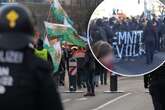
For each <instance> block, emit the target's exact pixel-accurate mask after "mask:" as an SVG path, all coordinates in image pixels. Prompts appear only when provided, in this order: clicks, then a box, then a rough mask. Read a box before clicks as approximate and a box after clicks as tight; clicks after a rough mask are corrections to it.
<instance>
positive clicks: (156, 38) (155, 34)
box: [154, 32, 160, 51]
mask: <svg viewBox="0 0 165 110" xmlns="http://www.w3.org/2000/svg"><path fill="white" fill-rule="evenodd" d="M154 38H155V43H154V44H155V50H158V51H159V50H160V38H159V36H158V33H157V32H155V33H154Z"/></svg>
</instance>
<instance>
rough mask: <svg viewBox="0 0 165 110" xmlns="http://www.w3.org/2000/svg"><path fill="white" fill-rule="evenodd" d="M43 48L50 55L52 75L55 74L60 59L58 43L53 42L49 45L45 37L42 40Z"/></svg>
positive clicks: (60, 52) (60, 53)
mask: <svg viewBox="0 0 165 110" xmlns="http://www.w3.org/2000/svg"><path fill="white" fill-rule="evenodd" d="M44 48H45V49H47V50H48V51H49V53H50V56H51V59H52V62H53V73H55V72H57V71H58V69H59V65H60V62H61V57H62V49H61V44H60V42H54V43H53V44H50V43H49V40H48V38H47V36H46V37H45V40H44Z"/></svg>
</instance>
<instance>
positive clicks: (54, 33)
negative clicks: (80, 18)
mask: <svg viewBox="0 0 165 110" xmlns="http://www.w3.org/2000/svg"><path fill="white" fill-rule="evenodd" d="M45 27H46V30H47V34H48V36H49V37H58V38H59V39H60V40H61V41H62V42H63V41H66V42H68V43H71V44H72V45H76V46H79V47H85V42H84V40H82V39H81V38H80V36H79V35H78V33H77V31H76V30H75V29H74V28H72V26H70V25H62V24H54V23H48V22H45Z"/></svg>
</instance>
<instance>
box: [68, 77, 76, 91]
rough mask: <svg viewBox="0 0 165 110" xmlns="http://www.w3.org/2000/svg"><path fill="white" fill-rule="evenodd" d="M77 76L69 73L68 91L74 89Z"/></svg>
mask: <svg viewBox="0 0 165 110" xmlns="http://www.w3.org/2000/svg"><path fill="white" fill-rule="evenodd" d="M76 80H77V76H76V75H74V76H72V75H69V90H70V91H76V89H77V88H76V86H77V83H76V82H77V81H76Z"/></svg>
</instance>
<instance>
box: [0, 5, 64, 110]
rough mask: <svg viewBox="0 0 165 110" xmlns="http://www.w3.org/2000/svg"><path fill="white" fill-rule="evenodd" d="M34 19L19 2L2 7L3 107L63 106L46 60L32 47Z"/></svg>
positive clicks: (46, 109)
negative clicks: (37, 54)
mask: <svg viewBox="0 0 165 110" xmlns="http://www.w3.org/2000/svg"><path fill="white" fill-rule="evenodd" d="M33 23H34V20H33V17H32V14H31V13H30V11H28V10H27V9H26V8H25V7H23V6H22V5H19V4H7V5H5V6H2V7H1V8H0V109H2V110H63V107H62V104H61V101H60V97H59V94H58V92H57V90H56V87H55V85H54V83H53V80H52V78H51V76H50V74H49V72H50V69H49V66H48V64H47V62H45V61H44V60H42V59H40V58H37V57H36V56H35V54H34V49H33V48H32V45H31V43H32V35H33V33H34V26H33Z"/></svg>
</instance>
